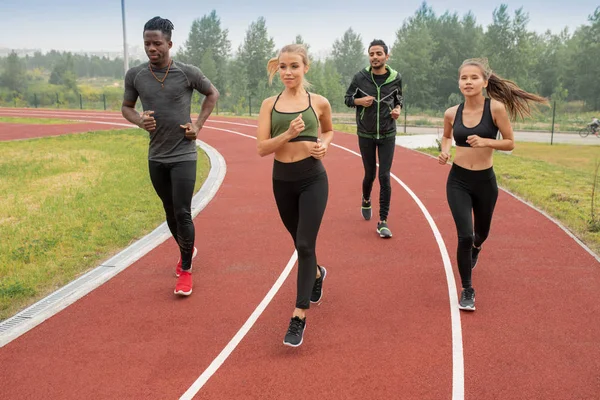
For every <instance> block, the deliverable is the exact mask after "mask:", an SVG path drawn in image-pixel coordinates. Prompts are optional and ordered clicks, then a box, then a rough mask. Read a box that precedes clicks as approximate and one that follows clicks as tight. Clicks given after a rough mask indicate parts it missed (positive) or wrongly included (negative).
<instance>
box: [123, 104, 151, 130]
mask: <svg viewBox="0 0 600 400" xmlns="http://www.w3.org/2000/svg"><path fill="white" fill-rule="evenodd" d="M121 114H123V117H124V118H125V119H126V120H127V121H129V122H131V123H132V124H135V125H137V126H139V127H140V128H142V129H145V130H147V131H148V132H152V131H154V130H155V129H156V121H155V120H154V117H153V116H152V114H154V111H144V112H143V113H142V114H139V113H138V112H137V111H136V109H135V101H127V100H123V103H122V105H121Z"/></svg>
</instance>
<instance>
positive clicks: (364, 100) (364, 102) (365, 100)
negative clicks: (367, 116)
mask: <svg viewBox="0 0 600 400" xmlns="http://www.w3.org/2000/svg"><path fill="white" fill-rule="evenodd" d="M373 101H375V97H373V96H365V97H361V98H359V99H354V104H356V105H359V106H363V107H371V105H372V104H373Z"/></svg>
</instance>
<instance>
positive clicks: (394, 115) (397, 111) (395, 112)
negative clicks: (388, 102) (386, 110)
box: [391, 107, 402, 120]
mask: <svg viewBox="0 0 600 400" xmlns="http://www.w3.org/2000/svg"><path fill="white" fill-rule="evenodd" d="M401 112H402V109H401V108H400V107H396V108H394V109H393V110H392V112H391V115H392V119H395V120H396V119H398V117H399V116H400V113H401Z"/></svg>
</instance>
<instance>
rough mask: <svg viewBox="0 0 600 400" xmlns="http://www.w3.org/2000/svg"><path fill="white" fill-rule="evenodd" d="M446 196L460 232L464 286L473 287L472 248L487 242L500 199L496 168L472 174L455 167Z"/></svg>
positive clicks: (460, 253)
mask: <svg viewBox="0 0 600 400" xmlns="http://www.w3.org/2000/svg"><path fill="white" fill-rule="evenodd" d="M446 195H447V197H448V204H449V205H450V210H451V211H452V217H454V223H455V224H456V230H457V233H458V249H457V251H456V259H457V261H458V271H459V273H460V278H461V280H462V287H463V288H470V287H471V248H472V247H473V246H475V247H480V246H481V244H482V243H483V242H485V240H486V239H487V237H488V234H489V233H490V226H491V223H492V215H493V214H494V207H495V206H496V200H497V199H498V185H497V184H496V175H495V174H494V169H493V168H488V169H485V170H482V171H472V170H469V169H465V168H462V167H460V166H458V165H456V164H453V165H452V168H451V169H450V173H449V174H448V182H447V183H446ZM471 213H472V216H471ZM473 221H474V222H475V223H474V224H473ZM473 226H474V227H475V233H474V234H473Z"/></svg>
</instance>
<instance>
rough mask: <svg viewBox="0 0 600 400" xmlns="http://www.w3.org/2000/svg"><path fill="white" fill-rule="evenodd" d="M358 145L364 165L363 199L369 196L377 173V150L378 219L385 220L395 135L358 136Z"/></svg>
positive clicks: (388, 204)
mask: <svg viewBox="0 0 600 400" xmlns="http://www.w3.org/2000/svg"><path fill="white" fill-rule="evenodd" d="M358 147H360V154H361V156H362V161H363V166H364V167H365V177H364V179H363V183H362V192H363V197H364V198H365V199H370V198H371V190H372V189H373V182H374V181H375V175H376V173H377V157H376V153H377V152H379V187H380V191H379V220H380V221H385V220H387V217H388V214H389V212H390V199H391V198H392V185H391V184H390V170H391V169H392V161H393V160H394V149H395V148H396V137H395V136H390V137H387V138H384V139H367V138H364V137H360V136H359V137H358Z"/></svg>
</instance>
